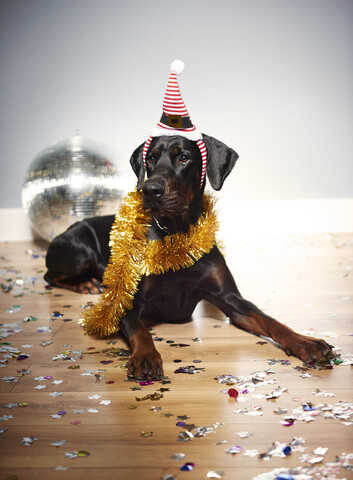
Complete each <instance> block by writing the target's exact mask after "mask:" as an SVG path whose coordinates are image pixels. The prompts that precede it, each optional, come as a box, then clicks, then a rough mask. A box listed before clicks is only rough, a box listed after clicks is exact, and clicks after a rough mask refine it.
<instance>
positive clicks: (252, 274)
mask: <svg viewBox="0 0 353 480" xmlns="http://www.w3.org/2000/svg"><path fill="white" fill-rule="evenodd" d="M225 250H226V257H227V262H228V264H229V266H230V267H231V270H232V272H233V273H234V277H235V279H236V282H237V284H238V287H239V288H240V290H241V292H242V294H243V295H244V296H245V297H246V298H248V299H249V300H251V301H253V302H254V303H256V304H257V305H258V306H259V307H260V308H262V309H263V310H265V311H266V312H267V313H269V314H270V315H272V316H275V317H276V318H278V319H279V320H280V321H282V322H285V323H287V324H288V325H289V326H291V327H292V328H294V329H296V330H297V331H299V332H303V331H308V332H310V333H311V334H312V335H317V336H318V337H323V338H325V339H326V340H327V341H328V342H329V343H331V344H333V345H335V346H337V347H339V348H340V349H341V350H340V353H341V355H342V358H343V359H348V358H349V357H352V356H353V345H352V338H353V337H352V335H351V334H352V333H353V323H352V318H353V315H352V314H353V282H352V277H353V272H352V266H353V234H341V235H339V234H337V235H324V234H323V235H310V236H302V237H294V236H291V237H275V238H272V239H271V238H267V239H261V238H259V239H255V240H253V241H252V242H251V243H239V244H235V245H234V246H232V247H229V246H227V247H226V249H225ZM44 255H45V245H40V244H30V243H2V244H0V282H1V284H3V285H5V284H13V283H14V282H16V280H17V283H18V285H17V286H14V288H13V289H12V290H11V291H10V292H8V293H5V291H4V289H2V291H1V292H0V323H1V326H0V333H3V332H8V334H9V335H8V336H7V337H5V338H0V344H1V346H0V349H2V353H0V359H2V363H1V364H0V367H1V368H0V431H1V432H2V433H1V434H0V480H3V479H4V480H5V479H15V478H17V479H19V480H22V479H23V480H37V479H39V478H47V479H50V480H56V479H60V480H82V479H85V480H91V479H92V480H93V479H94V480H105V479H109V480H115V479H118V480H125V479H126V480H131V479H132V480H133V479H139V480H159V479H161V478H163V476H164V475H167V474H169V475H174V476H175V477H176V478H177V479H178V480H180V479H190V480H195V479H197V480H199V479H206V478H212V477H207V474H208V473H209V472H210V471H218V472H223V473H222V474H221V477H219V478H224V479H232V480H233V479H237V480H238V479H239V480H243V479H244V480H248V479H252V478H254V477H256V476H257V475H260V474H262V473H264V472H270V471H272V470H274V469H276V468H280V467H290V468H294V467H298V466H300V467H304V466H309V463H307V462H302V461H301V460H302V459H301V456H302V454H303V453H306V454H310V455H312V452H313V451H314V450H315V449H316V448H318V447H325V448H328V450H327V453H326V454H325V455H324V458H323V461H322V462H321V463H320V464H319V467H320V466H321V467H323V465H326V464H327V463H328V462H334V461H335V458H336V456H339V455H341V454H342V453H343V452H346V453H349V452H353V444H352V431H353V430H352V428H353V426H352V425H351V426H346V425H344V424H343V422H342V420H339V419H336V418H324V417H323V415H322V414H321V415H318V416H316V417H315V420H314V421H311V422H305V421H300V420H296V422H295V424H294V425H293V426H290V427H285V426H282V425H281V424H280V423H279V422H280V421H281V420H283V418H284V416H285V415H278V414H276V413H274V410H278V409H280V408H281V409H287V410H288V415H294V416H299V415H300V413H298V412H299V410H301V413H303V409H302V404H303V403H309V402H311V403H312V404H314V405H315V406H316V407H318V406H319V405H320V404H330V405H337V404H339V402H346V403H347V404H348V405H346V407H347V408H349V405H350V407H352V404H351V403H350V402H352V401H353V395H352V386H353V383H352V379H353V373H352V367H351V366H349V365H339V366H335V367H334V368H333V369H331V370H309V373H310V374H311V376H310V377H309V378H303V377H302V376H300V374H301V371H299V370H298V369H296V368H295V367H302V366H303V364H302V362H300V361H298V360H296V359H295V358H293V357H287V356H286V355H285V354H284V353H283V352H282V351H281V350H279V349H278V348H277V347H276V346H274V345H272V344H271V343H269V342H267V343H263V339H260V338H257V337H254V336H251V335H249V334H247V333H245V332H242V331H240V330H237V329H236V328H234V327H233V326H232V325H230V324H229V323H228V321H227V319H226V318H225V317H224V315H223V314H222V313H221V312H219V311H218V310H217V309H216V308H215V307H213V306H212V305H210V304H207V303H206V302H205V303H202V304H200V305H199V306H198V307H197V309H196V311H195V314H194V317H193V320H192V321H191V322H189V323H185V324H181V325H178V324H163V325H153V326H152V327H151V328H152V333H153V334H154V336H155V337H157V340H156V346H157V348H158V350H159V351H160V353H161V355H162V358H163V360H164V368H165V374H166V376H167V377H169V380H170V383H166V384H162V383H161V382H154V384H153V385H147V386H140V385H139V384H138V383H134V382H128V381H126V369H125V368H124V364H125V362H126V358H117V357H113V358H112V357H109V356H108V355H107V354H106V353H104V350H105V349H107V348H127V346H126V343H125V342H124V340H123V339H122V338H120V337H114V338H111V339H97V338H95V337H89V336H87V335H85V334H84V331H83V329H82V327H81V326H79V324H78V321H79V320H80V317H81V315H82V306H84V305H86V304H87V302H89V301H96V300H97V299H98V296H87V295H79V294H75V293H72V292H68V291H65V290H60V289H52V290H46V288H45V283H44V281H43V279H42V276H43V272H44V271H45V262H44ZM32 280H33V282H32ZM22 294H23V295H22ZM18 295H20V296H18ZM16 305H18V306H20V309H19V310H16V308H15V311H14V313H9V309H10V308H13V307H14V306H16ZM53 312H60V314H62V315H63V316H62V317H53ZM29 316H35V317H36V320H32V321H27V322H25V321H24V319H25V318H27V317H29ZM42 327H45V328H44V331H39V330H41V329H42ZM48 327H50V331H49V330H48ZM16 329H18V330H19V331H18V332H17V333H15V330H16ZM46 330H47V331H46ZM158 339H159V340H158ZM197 339H200V340H201V341H198V340H197ZM168 341H173V342H174V343H168ZM43 342H52V343H50V344H48V345H47V346H43ZM259 342H260V343H259ZM180 344H181V345H183V344H184V345H187V346H179V345H180ZM173 345H174V346H173ZM175 345H177V346H175ZM6 348H12V349H13V350H12V351H9V352H6V351H5V349H6ZM63 352H65V353H66V355H67V357H72V360H71V361H70V360H68V359H66V360H65V359H62V358H56V357H58V356H59V355H60V354H62V353H63ZM78 352H82V355H81V354H80V353H78ZM19 353H21V354H26V355H28V358H24V359H22V360H21V359H18V358H17V357H18V354H19ZM75 357H76V358H75ZM55 358H56V359H55ZM269 359H275V360H289V361H290V364H289V365H281V364H278V363H277V364H275V365H272V366H271V365H269V363H268V360H269ZM176 360H181V362H175V361H176ZM195 360H198V361H200V362H198V363H195V362H194V361H195ZM107 361H111V363H107V364H106V363H102V362H107ZM74 365H76V366H78V367H79V368H76V369H72V368H69V367H72V366H74ZM188 365H193V366H195V367H196V368H198V367H199V368H202V369H204V370H202V371H201V372H200V373H196V374H193V375H188V374H176V373H174V372H175V370H176V369H177V368H178V367H180V366H188ZM268 369H273V370H274V373H268V375H267V377H266V379H268V380H275V381H276V383H274V384H269V385H261V384H258V385H257V388H256V389H255V391H254V392H249V393H243V394H242V395H241V400H243V401H237V402H236V401H234V399H231V398H229V397H228V395H227V394H226V393H222V390H223V389H225V390H227V389H228V388H229V386H227V385H221V384H220V383H218V382H217V381H216V380H215V377H217V376H221V375H225V374H230V375H233V376H238V377H241V376H244V377H248V376H251V374H253V373H254V372H265V371H266V370H268ZM99 370H101V372H100V378H98V379H97V378H96V376H95V374H97V373H99V372H98V371H99ZM85 373H86V374H85ZM83 374H85V375H83ZM8 377H13V378H14V379H15V381H12V382H11V381H6V380H9V379H8ZM40 377H52V378H47V379H42V380H40V379H39V378H40ZM36 379H37V380H36ZM107 382H109V383H107ZM38 385H39V386H45V387H46V388H43V389H36V388H35V387H36V386H38ZM279 386H280V387H282V388H286V389H287V391H286V392H284V393H283V394H282V395H281V396H280V397H279V398H277V399H266V397H265V395H266V394H269V393H271V392H273V391H274V390H275V389H276V388H277V387H279ZM134 388H140V390H133V389H134ZM160 389H168V390H166V391H163V392H160ZM318 391H320V392H321V393H322V392H323V391H324V392H326V393H328V394H333V395H334V396H318V395H316V394H315V393H317V392H318ZM55 392H57V393H59V394H60V395H56V396H55ZM154 392H158V393H163V398H161V399H159V400H150V399H148V400H143V401H137V400H136V397H139V398H140V397H143V396H145V395H148V394H153V393H154ZM50 394H54V396H52V395H50ZM95 395H96V396H97V397H94V398H89V397H92V396H95ZM253 395H261V396H262V397H261V398H253V397H252V396H253ZM98 396H99V397H98ZM102 401H105V402H106V401H109V402H110V403H109V402H106V403H108V404H104V403H103V404H102V403H101V402H102ZM11 404H17V405H19V404H27V406H16V405H14V406H12V408H9V405H11ZM252 406H258V407H261V411H262V415H261V416H249V415H244V414H241V413H235V412H234V411H235V410H238V409H245V408H248V409H250V408H251V407H252ZM341 406H342V403H341ZM152 407H154V408H152ZM157 407H160V409H158V408H157ZM91 409H93V411H89V410H91ZM295 409H298V411H297V412H295V413H293V410H295ZM57 412H66V413H65V414H63V413H61V414H58V413H57ZM52 415H54V416H55V415H57V416H58V417H59V418H53V417H52ZM351 415H352V414H351ZM9 416H13V418H11V417H10V418H9ZM178 416H181V417H183V416H187V417H188V418H187V419H186V420H184V421H185V422H186V423H187V425H194V426H195V427H200V426H207V425H210V426H213V427H212V428H213V432H211V433H209V434H208V435H207V436H204V437H201V438H193V439H192V440H191V441H188V442H181V441H178V435H179V434H180V432H183V431H184V430H185V428H182V427H180V426H177V425H176V423H177V422H180V421H181V420H180V419H178V418H177V417H178ZM350 420H351V421H352V422H353V417H352V416H351V417H350ZM2 430H4V431H2ZM241 431H247V432H250V433H252V436H250V437H249V438H240V436H239V435H238V433H239V432H241ZM142 432H153V435H152V436H149V437H144V436H142V435H141V434H142ZM24 437H33V438H36V439H37V440H35V441H33V442H32V443H31V444H30V445H29V446H27V447H26V446H23V445H22V443H21V442H22V439H23V438H24ZM294 437H296V438H303V439H304V440H305V443H304V445H303V446H304V448H305V451H304V452H293V453H292V454H291V455H290V456H287V457H285V458H281V457H276V456H272V457H271V458H270V459H269V460H264V459H262V458H259V456H255V457H251V456H248V455H245V452H246V451H247V450H255V449H256V450H258V452H259V453H265V452H267V451H268V449H269V448H270V447H271V445H272V443H273V442H281V443H287V444H288V443H289V442H291V441H292V439H293V438H294ZM62 440H65V444H63V445H62V446H53V445H51V443H53V442H55V441H62ZM223 441H226V442H227V443H219V442H223ZM234 445H235V446H237V445H239V446H241V447H242V451H241V452H240V453H238V454H234V455H231V454H227V453H226V452H225V450H227V449H229V448H231V447H232V446H234ZM82 451H83V452H88V453H89V455H87V456H82V457H77V458H73V459H70V458H65V453H67V452H82ZM174 453H184V454H185V458H184V459H183V460H179V461H178V460H175V459H172V458H171V457H172V455H173V454H174ZM185 462H192V463H194V464H195V466H194V468H193V470H192V471H189V472H185V471H181V470H180V467H181V466H182V465H183V464H184V463H185ZM57 467H62V468H65V469H66V470H56V469H57ZM320 475H323V474H319V476H316V477H312V478H325V477H324V476H320ZM335 475H337V477H336V476H333V477H332V478H346V479H351V478H353V475H352V471H348V470H345V469H341V470H340V472H339V473H337V474H335ZM213 478H216V477H213ZM268 478H276V477H275V476H273V477H268ZM309 478H310V477H309Z"/></svg>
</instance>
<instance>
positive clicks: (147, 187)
mask: <svg viewBox="0 0 353 480" xmlns="http://www.w3.org/2000/svg"><path fill="white" fill-rule="evenodd" d="M142 192H143V194H144V195H145V196H147V197H149V198H156V197H160V196H161V195H163V193H164V185H162V184H160V183H158V182H149V181H147V182H146V183H145V184H144V186H143V188H142Z"/></svg>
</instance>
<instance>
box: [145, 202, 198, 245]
mask: <svg viewBox="0 0 353 480" xmlns="http://www.w3.org/2000/svg"><path fill="white" fill-rule="evenodd" d="M202 196H203V193H201V194H200V195H198V196H197V197H196V198H194V199H193V200H192V201H191V202H190V204H189V206H188V207H185V209H184V211H183V213H182V214H181V215H170V216H168V217H153V218H152V224H151V229H150V231H149V234H148V239H149V240H160V239H162V238H164V237H166V236H168V235H173V234H175V233H188V231H189V229H190V225H193V224H194V223H196V222H197V220H198V219H199V217H200V213H201V207H202Z"/></svg>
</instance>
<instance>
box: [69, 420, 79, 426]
mask: <svg viewBox="0 0 353 480" xmlns="http://www.w3.org/2000/svg"><path fill="white" fill-rule="evenodd" d="M80 423H81V422H80V420H73V421H72V422H70V424H71V425H80Z"/></svg>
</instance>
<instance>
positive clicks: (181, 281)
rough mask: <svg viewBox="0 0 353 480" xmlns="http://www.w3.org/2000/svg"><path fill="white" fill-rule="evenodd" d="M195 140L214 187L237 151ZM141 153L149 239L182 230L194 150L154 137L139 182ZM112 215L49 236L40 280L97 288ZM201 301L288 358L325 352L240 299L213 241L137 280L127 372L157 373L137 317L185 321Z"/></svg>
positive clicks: (194, 189)
mask: <svg viewBox="0 0 353 480" xmlns="http://www.w3.org/2000/svg"><path fill="white" fill-rule="evenodd" d="M203 141H204V143H205V145H206V147H207V177H208V180H209V182H210V184H211V186H212V187H213V188H214V189H215V190H219V189H221V187H222V185H223V182H224V180H225V178H226V177H227V176H228V174H229V173H230V172H231V170H232V169H233V167H234V165H235V162H236V160H237V159H238V155H237V153H236V152H235V151H234V150H232V149H231V148H229V147H227V146H226V145H225V144H223V143H222V142H220V141H219V140H216V139H214V138H212V137H209V136H207V135H203ZM142 150H143V145H141V146H140V147H139V148H137V149H136V150H135V152H134V153H133V155H132V157H131V160H130V163H131V165H132V168H133V170H134V172H135V174H136V175H137V177H138V185H137V189H138V190H140V189H142V193H143V207H144V209H146V210H147V211H149V212H150V213H151V215H152V218H153V221H152V225H151V228H150V230H149V233H148V238H149V240H155V239H160V240H162V239H163V238H164V237H165V236H167V235H171V234H174V233H176V232H187V231H188V229H189V227H190V225H191V224H194V223H195V222H196V221H197V220H198V218H199V215H200V209H201V203H202V196H203V191H204V185H203V186H202V188H201V189H200V178H201V168H202V162H201V155H200V151H199V149H198V147H197V146H196V144H195V142H193V141H190V140H188V139H186V138H184V137H182V136H172V137H168V136H161V137H157V138H154V139H153V141H152V143H151V145H150V148H149V150H148V153H147V156H146V170H147V180H146V181H145V182H144V176H145V167H144V164H143V158H142ZM113 220H114V217H113V216H106V217H101V218H93V219H89V220H85V221H83V222H80V223H78V224H76V225H74V226H73V227H71V228H69V229H68V230H67V231H66V232H65V233H64V234H62V235H60V236H58V237H57V238H56V239H54V240H53V242H52V243H51V245H50V247H49V249H48V253H47V257H46V262H47V267H48V272H47V273H46V275H45V279H46V280H47V281H48V282H49V283H50V284H51V285H54V286H58V287H64V288H70V289H72V290H75V291H77V292H81V293H85V292H87V293H88V292H92V293H98V291H99V290H100V281H101V279H102V273H103V271H104V268H105V266H106V265H107V262H108V258H109V248H108V243H109V230H110V227H111V225H112V223H113ZM203 299H205V300H208V301H209V302H211V303H212V304H214V305H216V306H217V307H218V308H219V309H220V310H222V311H223V312H224V313H225V315H227V317H229V319H230V321H231V322H232V323H233V324H234V325H235V326H236V327H238V328H241V329H242V330H246V331H248V332H250V333H252V334H255V335H259V336H264V337H270V338H272V339H273V340H274V341H275V342H276V343H277V344H279V345H280V346H281V348H282V349H283V350H284V351H285V352H286V353H287V354H288V355H294V356H295V357H298V358H299V359H301V360H303V361H307V360H323V359H325V358H329V357H330V356H331V354H332V350H331V346H330V345H328V344H327V343H326V342H325V341H324V340H320V339H316V338H311V337H307V336H303V335H300V334H298V333H296V332H294V331H293V330H291V329H290V328H288V327H287V326H285V325H283V324H281V323H279V322H278V321H277V320H275V319H273V318H271V317H269V316H268V315H266V314H265V313H263V312H262V311H261V310H260V309H259V308H257V307H256V306H255V305H254V304H252V303H251V302H249V301H248V300H246V299H244V298H243V297H242V296H241V294H240V292H239V290H238V288H237V286H236V284H235V282H234V279H233V276H232V274H231V273H230V271H229V269H228V267H227V265H226V262H225V260H224V258H223V256H222V254H221V253H220V251H219V250H218V248H217V246H214V247H213V248H212V250H211V251H210V252H209V253H208V254H206V255H204V256H203V257H202V258H201V259H200V260H199V261H198V262H196V263H195V264H194V265H193V266H191V267H189V268H185V269H181V270H179V271H177V272H172V271H170V272H167V273H165V274H162V275H152V276H148V277H143V278H142V280H141V281H140V284H139V287H138V292H137V294H136V295H135V298H134V306H133V309H132V310H131V311H129V312H127V314H126V316H125V317H124V318H123V319H122V320H121V321H120V329H121V331H122V332H123V334H124V335H125V337H126V338H127V340H128V342H129V344H130V346H131V349H132V356H131V357H130V361H129V367H128V375H129V376H131V377H135V378H158V377H160V376H161V375H162V374H163V367H162V360H161V357H160V354H159V353H158V352H157V350H156V348H155V345H154V342H153V339H152V336H151V334H150V332H149V331H148V330H147V328H146V327H145V326H144V319H149V318H152V319H154V320H156V321H163V320H164V321H185V320H186V319H188V318H189V317H190V316H191V315H192V313H193V311H194V309H195V307H196V305H197V304H198V303H199V302H200V301H201V300H203Z"/></svg>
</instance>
